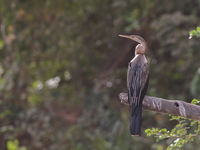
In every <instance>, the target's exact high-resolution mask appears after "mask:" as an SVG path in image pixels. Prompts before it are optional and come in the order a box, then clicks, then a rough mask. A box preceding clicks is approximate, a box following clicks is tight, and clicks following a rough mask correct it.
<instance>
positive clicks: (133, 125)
mask: <svg viewBox="0 0 200 150" xmlns="http://www.w3.org/2000/svg"><path fill="white" fill-rule="evenodd" d="M141 126H142V105H136V104H134V103H133V104H132V106H131V121H130V132H131V135H140V132H141Z"/></svg>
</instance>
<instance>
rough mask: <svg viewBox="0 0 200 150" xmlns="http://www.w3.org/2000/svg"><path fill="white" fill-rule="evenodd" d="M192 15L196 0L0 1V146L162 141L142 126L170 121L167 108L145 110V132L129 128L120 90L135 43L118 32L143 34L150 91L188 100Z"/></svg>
mask: <svg viewBox="0 0 200 150" xmlns="http://www.w3.org/2000/svg"><path fill="white" fill-rule="evenodd" d="M199 20H200V1H199V0H196V1H191V0H180V1H174V0H151V1H149V0H126V1H124V0H40V1H39V0H0V24H1V31H0V33H1V34H0V149H2V150H6V149H8V150H17V148H18V149H20V150H111V149H112V150H129V149H135V150H139V149H141V150H142V149H151V150H162V149H165V148H166V145H167V144H168V143H165V141H163V142H161V143H156V142H155V141H154V139H152V138H149V137H146V136H145V133H144V130H145V129H147V128H152V127H160V128H162V127H165V128H167V129H170V128H172V127H173V125H174V123H173V122H170V121H169V120H168V116H167V115H162V114H157V113H153V112H149V111H144V113H143V120H144V121H143V129H142V130H143V136H141V137H132V136H130V134H129V109H128V107H126V106H123V105H121V104H120V102H119V99H118V94H119V93H120V92H122V91H124V92H126V70H127V64H128V62H129V61H130V60H131V59H132V57H133V56H134V48H135V46H136V43H134V42H131V41H129V40H125V39H121V38H119V37H118V36H117V35H118V34H138V35H141V36H143V37H144V38H145V40H146V41H147V42H148V54H147V57H148V60H149V62H150V64H151V68H150V85H149V91H148V95H153V96H157V97H163V98H168V99H171V98H172V99H183V100H186V101H188V102H190V101H191V100H192V99H193V98H199V96H200V94H199V93H200V85H199V83H200V71H198V68H199V66H200V63H199V62H200V61H199V59H200V50H199V47H200V42H199V39H195V38H193V39H190V40H189V39H188V37H189V34H188V33H189V31H190V30H192V29H194V28H196V26H198V25H199ZM198 143H199V142H198V141H196V142H195V143H194V144H193V145H191V144H189V145H186V146H185V148H186V149H188V148H193V150H195V147H196V149H198V145H197V144H198ZM13 147H14V149H12V148H13Z"/></svg>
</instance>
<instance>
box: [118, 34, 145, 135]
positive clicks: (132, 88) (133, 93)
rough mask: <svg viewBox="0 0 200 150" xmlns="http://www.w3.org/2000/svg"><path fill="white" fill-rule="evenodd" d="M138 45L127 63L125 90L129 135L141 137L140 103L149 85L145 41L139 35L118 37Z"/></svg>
mask: <svg viewBox="0 0 200 150" xmlns="http://www.w3.org/2000/svg"><path fill="white" fill-rule="evenodd" d="M119 36H120V37H123V38H127V39H131V40H133V41H136V42H137V43H139V44H138V45H137V46H136V48H135V56H134V58H133V59H132V60H131V61H130V62H129V63H128V70H127V89H128V102H129V104H130V110H131V112H130V114H131V116H130V133H131V135H133V136H140V135H141V126H142V102H143V99H144V96H145V95H146V92H147V89H148V84H149V64H148V61H147V59H146V57H145V53H146V50H147V43H146V41H145V40H144V39H143V38H142V37H141V36H139V35H121V34H120V35H119Z"/></svg>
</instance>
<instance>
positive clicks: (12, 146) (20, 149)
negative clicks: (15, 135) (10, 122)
mask: <svg viewBox="0 0 200 150" xmlns="http://www.w3.org/2000/svg"><path fill="white" fill-rule="evenodd" d="M7 149H8V150H27V149H26V147H24V146H19V141H18V140H16V139H15V140H10V141H8V142H7Z"/></svg>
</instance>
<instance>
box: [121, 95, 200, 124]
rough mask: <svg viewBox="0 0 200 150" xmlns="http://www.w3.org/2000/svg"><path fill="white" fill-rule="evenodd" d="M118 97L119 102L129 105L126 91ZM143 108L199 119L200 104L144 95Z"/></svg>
mask: <svg viewBox="0 0 200 150" xmlns="http://www.w3.org/2000/svg"><path fill="white" fill-rule="evenodd" d="M119 98H120V100H121V103H123V104H126V105H129V103H128V96H127V93H120V94H119ZM143 108H144V109H147V110H151V111H155V112H161V113H167V114H172V115H175V116H182V117H187V118H189V119H194V120H198V121H200V106H198V105H193V104H190V103H186V102H183V101H180V100H167V99H163V98H158V97H152V96H145V98H144V100H143Z"/></svg>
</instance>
